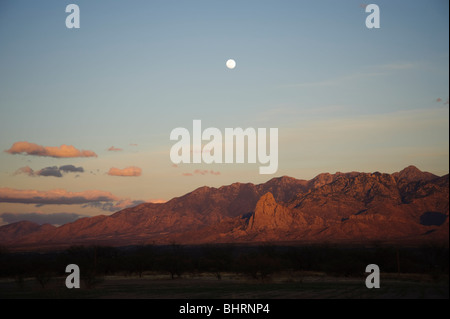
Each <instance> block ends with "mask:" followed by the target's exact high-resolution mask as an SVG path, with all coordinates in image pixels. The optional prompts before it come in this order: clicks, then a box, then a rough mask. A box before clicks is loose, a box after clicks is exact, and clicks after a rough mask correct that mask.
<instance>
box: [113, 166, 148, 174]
mask: <svg viewBox="0 0 450 319" xmlns="http://www.w3.org/2000/svg"><path fill="white" fill-rule="evenodd" d="M108 175H110V176H141V175H142V169H141V168H139V167H136V166H130V167H126V168H123V169H120V168H116V167H111V168H110V169H109V171H108Z"/></svg>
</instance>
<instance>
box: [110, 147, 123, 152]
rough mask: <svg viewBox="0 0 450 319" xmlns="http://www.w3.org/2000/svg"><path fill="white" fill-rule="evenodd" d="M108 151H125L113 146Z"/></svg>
mask: <svg viewBox="0 0 450 319" xmlns="http://www.w3.org/2000/svg"><path fill="white" fill-rule="evenodd" d="M108 151H110V152H120V151H123V149H121V148H117V147H114V146H111V147H110V148H108Z"/></svg>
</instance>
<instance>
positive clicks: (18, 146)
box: [5, 142, 97, 158]
mask: <svg viewBox="0 0 450 319" xmlns="http://www.w3.org/2000/svg"><path fill="white" fill-rule="evenodd" d="M5 152H7V153H9V154H24V155H34V156H47V157H56V158H58V157H59V158H61V157H62V158H64V157H97V154H95V153H94V152H93V151H85V150H78V149H76V148H75V147H74V146H72V145H65V144H63V145H61V146H59V147H57V146H41V145H38V144H35V143H30V142H15V143H14V144H13V145H12V146H11V148H10V149H9V150H5Z"/></svg>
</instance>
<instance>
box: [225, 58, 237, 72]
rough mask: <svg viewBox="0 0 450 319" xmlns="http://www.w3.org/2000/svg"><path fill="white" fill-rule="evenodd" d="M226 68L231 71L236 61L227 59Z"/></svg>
mask: <svg viewBox="0 0 450 319" xmlns="http://www.w3.org/2000/svg"><path fill="white" fill-rule="evenodd" d="M226 65H227V68H229V69H231V70H233V69H234V68H235V67H236V61H234V60H233V59H229V60H228V61H227V63H226Z"/></svg>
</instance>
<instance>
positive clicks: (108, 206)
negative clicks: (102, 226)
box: [82, 199, 145, 212]
mask: <svg viewBox="0 0 450 319" xmlns="http://www.w3.org/2000/svg"><path fill="white" fill-rule="evenodd" d="M143 203H145V201H143V200H131V199H120V200H118V201H114V202H91V203H87V204H85V205H83V206H82V207H83V208H86V207H95V208H100V209H102V210H104V211H108V212H117V211H119V210H122V209H125V208H129V207H134V206H137V205H139V204H143Z"/></svg>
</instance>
